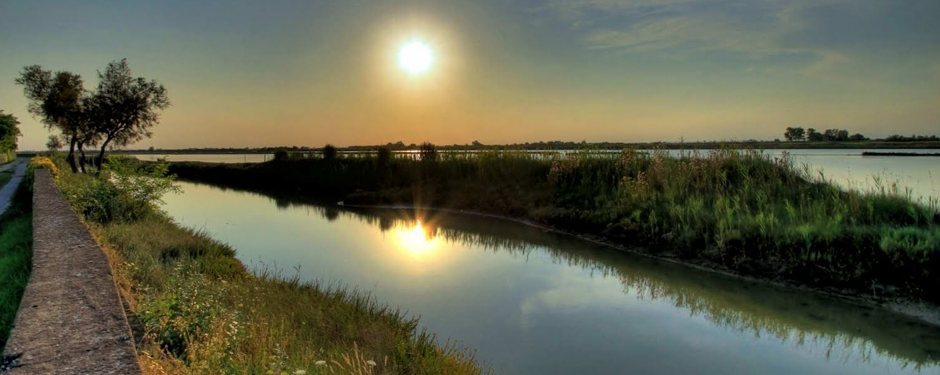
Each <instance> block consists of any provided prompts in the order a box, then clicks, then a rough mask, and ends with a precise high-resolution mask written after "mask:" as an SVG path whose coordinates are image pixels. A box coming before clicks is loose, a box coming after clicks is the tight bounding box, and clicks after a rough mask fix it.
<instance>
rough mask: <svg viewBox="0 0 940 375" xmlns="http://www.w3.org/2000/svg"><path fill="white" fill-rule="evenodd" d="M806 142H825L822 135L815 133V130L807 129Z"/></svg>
mask: <svg viewBox="0 0 940 375" xmlns="http://www.w3.org/2000/svg"><path fill="white" fill-rule="evenodd" d="M806 140H807V141H810V142H820V141H824V140H826V138H825V137H823V135H822V133H820V132H817V131H816V129H813V128H808V129H806Z"/></svg>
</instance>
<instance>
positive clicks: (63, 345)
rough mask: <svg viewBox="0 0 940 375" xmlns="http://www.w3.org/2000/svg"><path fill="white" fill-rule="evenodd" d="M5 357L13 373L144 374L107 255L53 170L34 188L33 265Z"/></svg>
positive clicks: (43, 173) (39, 176)
mask: <svg viewBox="0 0 940 375" xmlns="http://www.w3.org/2000/svg"><path fill="white" fill-rule="evenodd" d="M4 354H5V355H8V356H12V357H18V360H17V362H16V363H15V364H14V366H16V367H14V368H13V369H11V370H10V371H9V372H8V373H9V374H63V375H64V374H132V375H136V374H140V373H141V369H140V364H139V363H138V362H137V352H136V350H135V349H134V340H133V338H132V336H131V331H130V327H129V326H128V324H127V319H126V317H125V315H124V309H123V307H122V306H121V299H120V297H119V295H118V291H117V286H116V285H115V284H114V279H113V277H112V273H111V267H110V265H109V264H108V259H107V257H106V256H105V254H104V252H103V251H102V250H101V248H100V247H98V244H97V243H96V242H95V240H94V238H92V236H91V233H89V232H88V228H86V227H85V224H83V223H82V222H81V221H80V220H79V219H78V216H77V215H76V214H75V213H74V212H72V209H71V208H70V207H69V204H68V202H66V200H65V197H64V196H63V195H62V193H61V192H59V189H58V188H57V187H56V186H55V183H54V182H53V181H52V176H51V175H50V174H49V172H48V171H46V170H37V171H36V180H35V182H34V184H33V260H32V273H31V275H30V279H29V284H28V285H27V286H26V291H25V293H24V294H23V300H22V301H21V302H20V310H19V311H18V312H17V314H16V321H15V322H14V327H13V331H12V332H11V333H10V340H9V341H8V342H7V346H6V348H5V353H4Z"/></svg>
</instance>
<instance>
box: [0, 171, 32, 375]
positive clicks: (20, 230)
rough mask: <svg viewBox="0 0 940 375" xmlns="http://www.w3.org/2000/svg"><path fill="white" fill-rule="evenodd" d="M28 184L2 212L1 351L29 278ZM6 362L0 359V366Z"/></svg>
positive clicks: (30, 243)
mask: <svg viewBox="0 0 940 375" xmlns="http://www.w3.org/2000/svg"><path fill="white" fill-rule="evenodd" d="M27 184H28V182H24V183H22V184H20V186H18V187H17V189H16V192H15V193H14V194H13V196H12V200H11V202H10V203H11V204H10V206H9V207H7V209H6V211H5V212H3V214H2V216H0V353H3V348H4V347H5V346H6V340H7V338H8V337H9V334H10V330H11V329H12V328H13V320H14V319H15V318H16V311H17V309H18V308H19V305H20V299H21V298H22V296H23V290H24V289H25V288H26V283H27V281H28V280H29V272H30V259H32V241H33V235H32V204H31V193H30V190H29V187H28V186H27ZM4 362H6V361H4ZM5 365H6V363H0V368H2V366H5ZM0 371H2V369H0Z"/></svg>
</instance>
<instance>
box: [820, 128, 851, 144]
mask: <svg viewBox="0 0 940 375" xmlns="http://www.w3.org/2000/svg"><path fill="white" fill-rule="evenodd" d="M823 138H824V139H825V140H827V141H837V142H841V141H847V140H849V131H848V130H845V129H826V131H825V132H823Z"/></svg>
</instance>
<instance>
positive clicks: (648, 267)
mask: <svg viewBox="0 0 940 375" xmlns="http://www.w3.org/2000/svg"><path fill="white" fill-rule="evenodd" d="M279 202H280V205H281V206H282V207H289V206H291V205H293V204H296V205H304V204H302V203H290V201H289V200H284V199H281V200H279ZM304 206H305V209H308V210H311V209H312V210H313V211H315V212H319V213H320V214H321V215H322V216H324V217H326V216H327V215H328V212H329V216H330V217H331V218H333V219H334V220H335V219H336V218H339V217H347V218H352V219H355V220H359V221H362V222H365V223H369V224H371V225H374V226H376V227H378V228H379V229H381V230H383V231H387V230H394V228H398V227H409V226H413V225H414V224H415V222H416V218H417V217H420V218H422V220H423V222H424V223H426V224H425V227H426V228H425V231H426V232H427V233H429V234H433V236H436V237H437V238H438V239H440V240H442V241H444V242H447V243H459V244H463V245H469V246H473V247H476V248H482V249H485V250H488V251H493V252H508V253H511V254H513V255H515V256H518V257H522V258H526V257H528V255H529V254H530V253H531V252H532V251H547V252H548V253H549V255H550V256H551V258H552V260H553V261H554V262H556V263H559V264H565V265H568V266H573V267H580V268H584V269H589V270H591V271H592V273H593V274H595V275H599V276H603V277H613V278H616V279H617V280H619V282H620V283H621V284H622V285H623V289H624V293H628V294H633V295H635V296H637V298H642V299H652V300H658V301H669V302H670V303H671V304H673V305H674V306H676V307H678V308H682V309H686V310H688V311H689V312H690V313H691V314H693V315H695V316H701V317H704V318H705V319H706V320H708V321H709V322H711V323H713V324H716V325H719V326H722V327H726V328H728V329H731V330H733V331H738V332H741V333H748V334H753V335H755V336H767V335H769V336H772V337H775V338H777V339H779V340H780V341H782V342H790V343H793V344H794V345H797V346H806V345H811V346H812V347H813V348H825V350H826V352H825V355H826V357H827V358H829V355H830V354H832V353H841V354H842V355H845V356H847V357H846V358H832V359H830V360H848V359H852V360H858V361H863V362H867V361H870V360H872V359H874V358H877V357H887V358H892V359H894V360H897V361H898V362H900V363H901V364H902V365H903V366H913V367H914V368H915V369H921V368H925V367H933V366H937V365H938V364H940V362H938V361H940V357H938V353H940V329H938V328H937V327H935V326H932V325H928V324H925V323H922V322H919V321H916V320H912V319H908V318H905V317H903V316H899V315H896V314H893V313H890V312H888V311H884V310H881V309H876V308H871V307H867V306H859V305H855V304H851V303H848V302H841V301H837V300H833V299H831V298H828V297H824V296H819V295H815V294H813V293H805V292H801V291H795V290H787V289H781V288H775V287H771V286H766V285H760V284H756V283H753V282H746V281H742V280H739V279H732V278H727V277H723V276H718V275H713V274H706V273H703V272H699V271H694V270H691V269H689V268H687V267H682V266H678V265H674V264H666V263H662V262H660V261H656V260H652V259H648V258H643V257H636V256H629V255H625V254H619V253H615V252H611V251H609V250H608V249H605V248H602V247H599V246H594V245H591V244H586V243H584V242H582V241H579V240H576V239H572V238H566V237H561V236H557V235H553V234H546V233H542V231H541V230H539V229H537V228H529V227H524V226H521V225H514V224H509V223H505V222H499V221H497V222H495V223H494V220H492V219H481V218H473V217H461V216H453V215H446V214H440V213H435V212H424V213H415V212H412V211H394V210H338V209H336V208H335V207H323V206H316V205H304Z"/></svg>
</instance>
